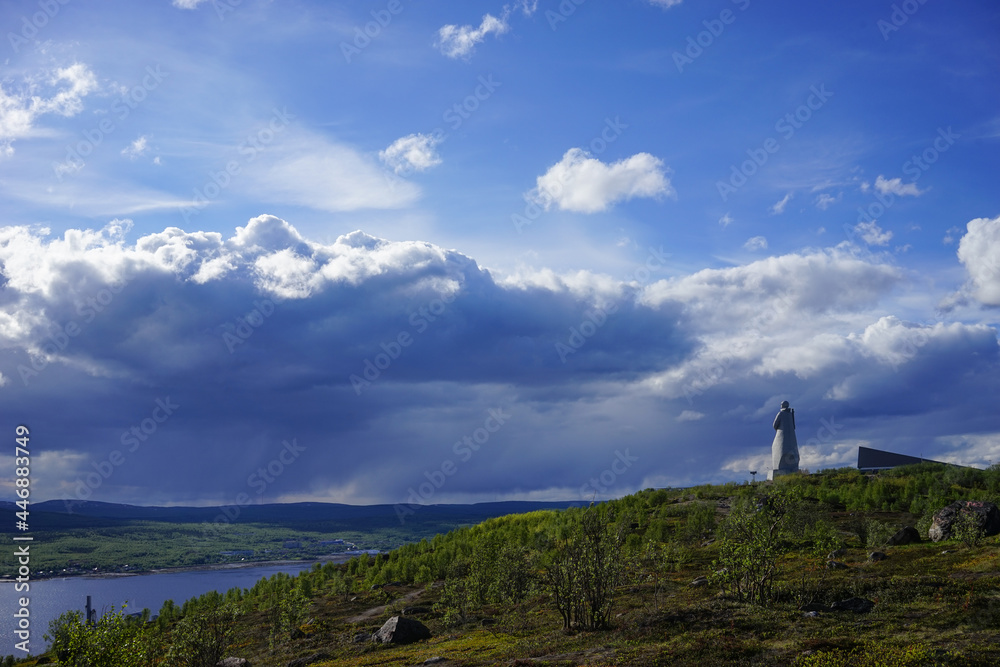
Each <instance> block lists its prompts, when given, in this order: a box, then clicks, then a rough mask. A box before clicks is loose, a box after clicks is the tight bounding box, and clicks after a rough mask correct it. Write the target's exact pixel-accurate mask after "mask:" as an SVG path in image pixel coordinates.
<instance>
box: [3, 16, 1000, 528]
mask: <svg viewBox="0 0 1000 667" xmlns="http://www.w3.org/2000/svg"><path fill="white" fill-rule="evenodd" d="M0 35H2V40H0V62H2V70H0V202H2V208H0V215H2V219H0V406H2V409H0V412H2V418H0V429H3V430H2V431H0V432H6V433H8V434H9V437H10V439H11V440H13V439H14V433H15V427H16V426H17V425H19V424H22V425H26V426H27V427H28V428H29V429H30V449H31V452H32V456H31V473H30V479H31V493H32V496H31V497H32V500H34V501H40V500H47V499H67V500H70V501H73V500H100V501H106V502H120V503H131V504H140V505H218V504H231V505H237V506H238V505H245V504H248V503H258V502H299V501H317V502H320V501H322V502H343V503H352V504H366V503H391V504H395V505H397V506H398V507H399V508H402V509H405V510H409V511H414V510H415V508H416V506H417V505H421V504H432V503H448V502H481V501H495V500H509V499H523V500H553V499H559V500H562V499H570V500H589V499H592V498H598V499H600V498H609V497H616V496H620V495H622V494H625V493H629V492H632V491H634V490H637V489H642V488H647V487H665V486H690V485H694V484H702V483H720V482H726V481H737V482H741V481H743V480H747V479H750V477H751V471H757V473H758V475H759V476H763V475H764V474H766V472H767V471H768V470H769V469H770V465H771V463H770V460H771V451H770V448H771V440H772V438H773V435H774V431H773V429H772V421H773V419H774V416H775V413H776V412H777V410H778V408H779V404H780V402H781V401H782V400H788V401H789V402H790V403H791V405H792V407H793V408H795V409H796V415H797V418H796V424H797V435H798V442H799V446H800V454H801V466H802V467H803V468H806V469H809V470H812V471H815V470H819V469H823V468H829V467H839V466H846V465H853V464H855V463H856V460H857V448H858V446H861V445H863V446H868V447H875V448H881V449H887V450H890V451H894V452H899V453H903V454H911V455H916V456H923V457H926V458H933V459H938V460H942V461H949V462H955V463H961V464H966V465H975V466H979V467H985V466H989V465H992V464H994V463H996V462H997V461H1000V411H998V410H997V397H998V396H1000V347H998V338H997V331H998V321H1000V317H998V314H1000V187H998V183H997V175H998V174H1000V152H998V148H1000V87H998V83H1000V80H998V72H1000V47H998V46H997V44H1000V6H997V5H996V3H994V2H987V1H985V0H982V1H976V2H973V1H971V0H955V1H952V2H948V3H945V2H944V1H943V0H906V1H904V2H895V3H893V2H888V1H885V2H872V1H870V0H865V1H863V2H862V1H860V0H847V1H845V2H838V3H803V2H797V1H791V0H779V1H776V2H769V3H765V2H761V1H759V0H715V1H711V2H695V1H694V0H621V1H619V2H600V1H599V0H562V1H561V2H556V0H537V1H535V0H509V1H508V2H506V3H504V1H503V0H485V1H477V2H455V1H453V2H445V1H435V0H421V1H419V2H418V1H416V0H375V1H372V2H367V1H365V2H359V1H356V2H308V1H305V0H291V1H288V2H268V1H265V0H242V1H237V0H173V2H171V1H170V0H149V1H147V2H141V3H140V2H124V1H112V0H108V1H106V2H99V3H95V2H82V1H81V0H24V1H22V0H14V1H12V0H4V1H2V2H0ZM11 444H12V445H13V443H11ZM10 454H11V455H4V456H3V457H0V497H4V498H8V499H14V498H15V489H16V487H15V479H16V474H15V471H14V468H15V462H14V457H13V452H11V453H10ZM70 506H71V505H70ZM401 518H402V517H401Z"/></svg>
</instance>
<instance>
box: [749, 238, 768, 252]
mask: <svg viewBox="0 0 1000 667" xmlns="http://www.w3.org/2000/svg"><path fill="white" fill-rule="evenodd" d="M743 248H744V249H746V250H750V251H754V250H767V239H766V238H764V237H763V236H754V237H753V238H750V239H747V242H746V243H744V244H743Z"/></svg>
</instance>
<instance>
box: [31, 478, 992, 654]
mask: <svg viewBox="0 0 1000 667" xmlns="http://www.w3.org/2000/svg"><path fill="white" fill-rule="evenodd" d="M957 499H980V500H993V501H996V500H997V499H1000V469H997V468H995V469H991V470H989V471H975V470H965V469H959V468H944V467H941V466H935V465H930V464H923V465H920V466H913V467H910V468H908V469H900V470H896V471H891V472H888V473H883V474H881V475H877V476H871V477H869V476H864V475H861V474H860V473H858V472H857V471H856V470H847V469H842V470H836V471H828V472H824V473H822V474H817V475H809V476H805V475H803V476H795V477H789V478H782V479H780V480H779V482H778V483H775V484H759V485H757V486H754V487H751V486H748V485H743V486H736V485H727V486H704V487H697V488H694V489H683V490H655V491H654V490H647V491H644V492H641V493H638V494H635V495H633V496H628V497H626V498H622V499H620V500H617V501H613V502H609V503H604V504H601V505H598V506H595V507H592V508H576V509H569V510H565V511H559V512H556V511H536V512H531V513H527V514H519V515H511V516H505V517H500V518H495V519H490V520H488V521H485V522H483V523H481V524H479V525H476V526H473V527H469V528H462V529H459V530H455V531H452V532H450V533H448V534H446V535H438V536H436V537H434V538H433V539H429V540H425V541H422V542H420V543H418V544H412V545H407V546H404V547H402V548H400V549H397V550H395V551H393V552H392V553H391V554H387V555H383V556H378V557H374V558H373V557H362V558H357V559H354V560H352V561H351V562H350V563H348V564H346V565H340V566H337V565H333V564H327V565H325V566H323V567H318V566H317V567H316V568H314V570H313V571H312V572H310V573H307V574H303V575H301V576H299V577H297V578H289V577H281V576H278V577H275V578H272V579H271V580H267V581H261V582H260V583H258V584H257V586H255V587H254V588H253V589H249V590H242V591H240V590H233V591H230V592H229V593H228V594H227V595H226V596H219V595H210V596H203V598H199V599H197V600H191V601H188V602H187V603H186V604H185V605H184V606H183V607H182V608H179V609H178V608H165V609H164V610H161V615H160V618H159V619H158V622H157V623H150V624H137V623H128V622H126V621H124V620H121V621H120V622H119V623H118V625H117V626H114V623H113V622H112V621H107V622H106V623H105V626H106V627H103V628H102V629H101V630H102V632H104V633H105V636H109V633H110V634H111V635H114V633H115V632H117V633H118V634H117V635H114V636H116V637H117V638H118V640H117V641H116V642H115V644H116V645H117V646H127V647H128V651H127V655H126V656H124V657H121V656H119V657H118V658H116V660H117V662H114V663H109V664H121V665H131V664H137V665H140V664H141V665H193V664H209V662H208V661H209V660H212V659H215V658H214V657H213V656H211V655H210V652H209V654H205V655H208V657H205V658H204V660H205V662H202V663H199V662H198V659H196V658H194V657H193V656H195V655H196V653H195V649H196V648H197V647H200V649H201V650H204V649H205V648H206V647H208V646H210V645H213V642H214V643H215V645H217V646H218V647H219V650H220V651H223V653H222V654H224V655H226V656H228V655H235V656H239V657H244V658H247V659H249V660H250V661H251V663H252V664H253V665H255V666H259V665H266V666H270V665H281V666H284V665H287V664H289V663H290V662H291V661H293V660H295V659H300V658H309V659H310V660H314V661H313V662H311V664H315V665H318V666H319V667H327V666H333V665H344V666H346V665H414V664H421V663H423V662H424V661H425V660H428V659H430V658H434V657H440V658H442V659H443V661H441V662H438V663H436V664H445V665H495V664H507V665H539V664H544V665H595V666H596V665H699V666H704V665H781V664H794V665H804V666H817V667H820V666H827V665H851V667H864V666H866V665H996V664H1000V646H998V645H997V643H996V637H997V634H998V630H1000V550H998V547H1000V538H998V537H989V538H985V539H983V538H982V536H981V535H976V534H975V532H974V531H971V532H969V531H967V532H966V533H965V534H963V537H964V539H952V540H948V541H945V542H940V543H930V542H927V541H926V539H925V540H924V541H922V542H920V543H917V544H908V545H905V546H888V545H887V540H888V538H889V536H891V535H892V534H893V533H894V532H895V531H896V530H897V529H898V528H899V527H900V526H903V525H910V526H918V527H919V528H920V529H921V531H922V532H923V533H924V536H925V537H926V527H927V524H928V522H929V517H930V514H931V513H932V512H933V511H934V510H936V509H939V508H940V507H943V506H944V505H946V504H948V503H949V502H951V501H953V500H957ZM831 552H836V555H835V556H834V559H833V560H835V561H836V562H837V563H838V564H839V565H836V566H831V565H829V564H828V561H829V560H831V559H830V558H829V556H830V553H831ZM872 552H881V553H884V554H885V555H886V556H887V557H886V558H884V559H881V560H878V559H872V558H870V557H869V555H870V554H871V553H872ZM831 568H833V569H831ZM851 598H861V599H862V600H867V601H869V602H870V603H871V604H872V605H873V606H872V608H871V610H870V611H867V612H866V613H858V612H854V611H834V610H831V609H830V607H831V604H833V603H837V602H840V601H845V600H848V599H851ZM404 609H405V615H407V616H410V617H412V618H415V619H418V620H420V621H422V622H423V623H425V624H426V625H427V626H428V627H429V628H430V630H431V632H432V633H433V638H432V639H430V640H425V641H422V642H419V643H416V644H413V645H410V646H403V647H382V646H376V645H374V644H373V643H372V642H370V641H366V640H365V638H366V637H367V636H368V635H370V634H371V633H372V632H373V631H374V630H375V629H377V628H378V627H379V626H380V625H381V624H382V622H384V621H385V620H386V619H387V618H388V617H389V616H391V615H394V614H397V613H400V612H402V611H403V610H404ZM73 627H74V626H73V625H72V623H70V624H68V625H66V626H65V627H64V632H65V633H67V635H66V636H69V635H71V634H73V632H76V633H77V634H78V635H79V636H80V637H82V640H81V641H83V643H84V644H86V641H87V640H88V639H87V638H88V637H95V636H97V631H96V630H85V629H82V628H76V630H73ZM109 650H110V649H109ZM46 657H48V658H50V659H51V660H55V656H54V655H53V656H46ZM129 660H135V661H137V662H129ZM64 661H65V664H84V663H82V662H80V661H77V662H73V661H72V659H70V658H69V657H66V654H65V653H64ZM25 664H32V661H28V662H27V663H25ZM211 664H214V663H211Z"/></svg>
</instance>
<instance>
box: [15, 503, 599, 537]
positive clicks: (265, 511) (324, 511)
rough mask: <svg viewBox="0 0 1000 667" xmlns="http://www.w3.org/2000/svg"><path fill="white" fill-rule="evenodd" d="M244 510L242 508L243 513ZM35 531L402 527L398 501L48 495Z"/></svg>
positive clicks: (417, 517) (37, 508) (418, 519)
mask: <svg viewBox="0 0 1000 667" xmlns="http://www.w3.org/2000/svg"><path fill="white" fill-rule="evenodd" d="M582 504H583V503H582V502H581V501H559V502H531V501H507V502H494V503H477V504H472V505H460V504H459V505H421V506H419V507H414V508H413V513H412V514H409V513H408V514H407V515H406V516H405V521H406V523H407V524H411V525H424V524H448V525H454V524H475V523H479V522H481V521H485V520H486V519H489V518H492V517H497V516H505V515H507V514H521V513H524V512H532V511H535V510H541V509H565V508H567V507H575V506H579V505H582ZM237 510H238V512H237ZM16 511H17V507H16V506H15V505H14V503H11V502H0V533H12V532H16V529H15V517H14V513H15V512H16ZM30 512H31V514H30V524H31V529H32V530H33V531H48V530H54V531H59V530H72V529H75V528H104V527H117V526H122V525H127V524H129V523H131V522H136V521H155V522H163V523H178V524H180V523H184V524H191V523H203V522H212V521H216V520H217V519H219V517H220V516H222V517H226V518H225V520H224V521H225V522H226V523H269V524H280V525H282V526H285V527H288V528H294V529H300V530H315V529H320V528H321V529H323V530H328V531H329V530H367V529H371V528H384V527H392V526H399V525H400V520H399V516H398V514H397V508H396V506H395V505H344V504H339V503H272V504H266V505H247V506H244V507H238V508H237V507H236V506H228V507H156V506H148V507H147V506H141V505H124V504H120V503H105V502H99V501H69V500H47V501H45V502H41V503H33V504H32V505H31V506H30Z"/></svg>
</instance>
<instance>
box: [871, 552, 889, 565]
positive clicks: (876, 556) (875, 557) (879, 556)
mask: <svg viewBox="0 0 1000 667" xmlns="http://www.w3.org/2000/svg"><path fill="white" fill-rule="evenodd" d="M886 558H888V556H886V555H885V554H884V553H882V552H881V551H873V552H871V553H870V554H868V562H869V563H877V562H878V561H880V560H885V559H886Z"/></svg>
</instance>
